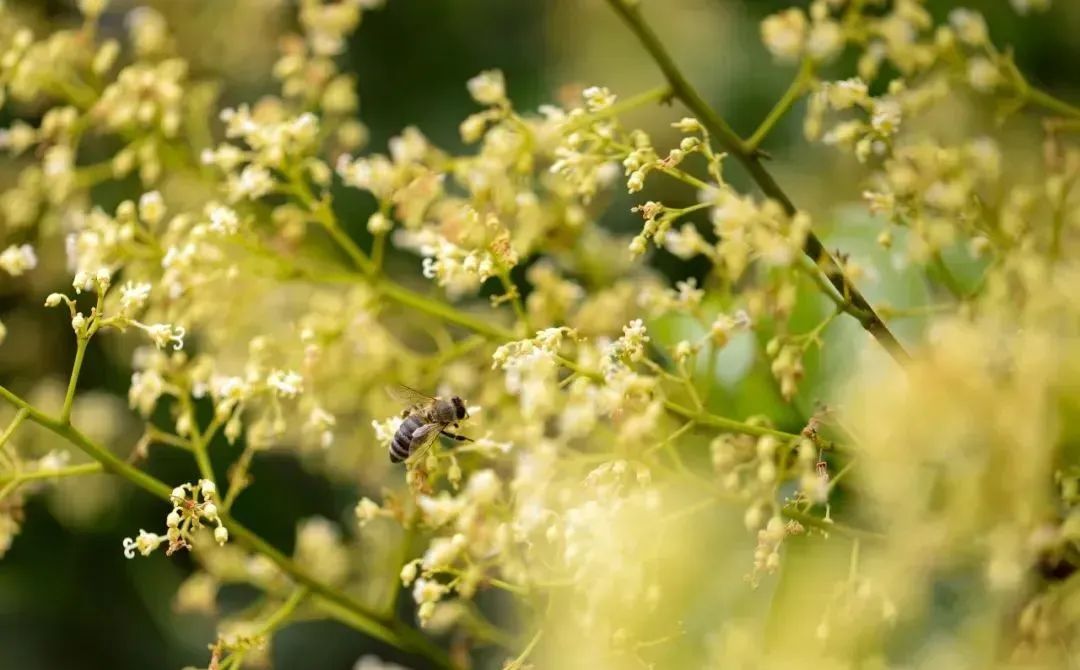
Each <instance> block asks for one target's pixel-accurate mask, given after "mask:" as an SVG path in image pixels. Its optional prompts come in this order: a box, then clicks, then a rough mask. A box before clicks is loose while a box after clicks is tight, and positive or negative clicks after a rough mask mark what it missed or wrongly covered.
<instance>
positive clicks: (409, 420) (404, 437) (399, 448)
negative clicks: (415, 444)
mask: <svg viewBox="0 0 1080 670" xmlns="http://www.w3.org/2000/svg"><path fill="white" fill-rule="evenodd" d="M422 425H423V422H422V421H420V419H419V418H417V417H416V415H415V414H411V415H409V416H408V417H406V418H405V420H404V421H402V422H401V425H400V426H398V429H397V432H396V433H394V439H392V440H390V462H391V463H400V462H402V461H404V460H405V459H406V458H408V457H409V452H410V451H411V447H412V434H413V433H414V432H416V429H417V428H419V427H420V426H422Z"/></svg>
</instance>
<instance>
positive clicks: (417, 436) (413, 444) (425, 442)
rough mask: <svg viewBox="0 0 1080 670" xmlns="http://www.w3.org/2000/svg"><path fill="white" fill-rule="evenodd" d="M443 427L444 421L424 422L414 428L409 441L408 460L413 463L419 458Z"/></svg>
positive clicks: (444, 425)
mask: <svg viewBox="0 0 1080 670" xmlns="http://www.w3.org/2000/svg"><path fill="white" fill-rule="evenodd" d="M445 427H446V424H444V423H425V424H424V425H422V426H420V427H419V428H417V429H416V430H414V431H413V434H412V439H411V441H410V442H409V460H410V461H412V462H414V463H415V462H416V461H418V460H420V457H421V456H423V455H424V453H425V452H427V450H428V448H429V447H430V446H431V445H432V444H434V443H435V439H436V438H437V437H439V433H441V432H442V429H443V428H445Z"/></svg>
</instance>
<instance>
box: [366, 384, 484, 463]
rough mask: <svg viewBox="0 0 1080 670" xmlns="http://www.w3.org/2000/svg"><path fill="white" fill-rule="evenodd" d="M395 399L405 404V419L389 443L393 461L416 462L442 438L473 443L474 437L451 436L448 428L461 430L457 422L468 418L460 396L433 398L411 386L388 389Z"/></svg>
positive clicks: (403, 415)
mask: <svg viewBox="0 0 1080 670" xmlns="http://www.w3.org/2000/svg"><path fill="white" fill-rule="evenodd" d="M386 391H387V393H389V394H390V397H392V398H393V399H395V400H398V401H400V402H403V403H406V404H407V405H408V408H406V409H405V410H404V411H403V412H402V413H401V416H402V417H404V418H405V420H404V421H402V422H401V425H400V426H398V429H397V433H395V434H394V439H392V440H390V462H391V463H400V462H402V461H404V460H406V459H412V460H416V459H417V458H418V457H419V456H420V455H422V454H423V453H424V452H425V451H427V449H428V447H430V446H431V445H432V444H433V443H434V442H435V439H436V438H437V437H438V436H439V435H445V436H447V437H450V438H453V439H455V440H457V441H459V442H472V441H473V440H472V438H468V437H465V436H464V435H457V434H455V433H451V432H449V431H447V430H446V429H447V428H448V427H450V426H453V427H454V428H457V427H458V422H459V421H462V420H464V419H468V418H469V413H468V412H467V411H466V410H465V402H464V401H463V400H462V399H461V398H459V397H458V396H454V397H452V398H450V399H449V400H446V399H444V398H433V397H431V396H429V395H426V394H424V393H420V392H419V391H417V390H415V389H411V388H409V387H408V386H402V385H395V386H388V387H386Z"/></svg>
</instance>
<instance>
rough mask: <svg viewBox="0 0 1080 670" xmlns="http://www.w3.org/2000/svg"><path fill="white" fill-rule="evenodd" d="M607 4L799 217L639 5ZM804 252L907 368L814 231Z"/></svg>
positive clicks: (676, 91)
mask: <svg viewBox="0 0 1080 670" xmlns="http://www.w3.org/2000/svg"><path fill="white" fill-rule="evenodd" d="M607 3H608V4H609V5H611V8H612V10H614V11H615V13H616V14H618V15H619V16H620V17H621V18H622V19H623V21H625V22H626V24H627V26H629V28H630V30H631V31H632V32H633V33H634V35H636V36H637V38H638V40H640V41H641V43H642V45H643V46H644V47H645V50H646V51H648V52H649V55H651V56H652V58H653V60H654V61H655V62H656V65H657V66H658V67H659V68H660V70H661V72H663V73H664V77H665V78H666V79H667V81H668V83H669V84H670V85H671V91H672V95H673V96H674V97H675V98H678V99H679V100H681V101H682V103H683V104H684V105H686V106H687V108H689V109H690V111H691V112H693V113H694V115H695V116H697V118H698V120H699V121H701V123H702V125H704V126H705V128H706V129H707V130H708V131H709V132H710V133H711V134H712V135H713V136H714V137H715V138H716V139H717V141H718V142H719V143H720V144H721V146H723V148H724V149H725V150H726V151H727V152H728V153H729V154H731V155H732V156H734V157H735V158H736V160H738V161H739V162H740V163H741V164H742V165H743V167H744V168H745V169H746V171H747V172H749V173H750V176H751V177H752V178H753V180H754V181H755V182H757V185H758V188H760V189H761V191H762V193H764V194H765V195H766V196H768V197H770V198H772V199H773V200H775V201H776V202H778V203H780V205H781V206H782V207H783V208H784V210H785V211H786V212H787V213H788V215H789V216H790V215H794V214H795V212H796V209H795V205H794V203H792V202H791V198H789V197H788V196H787V194H786V193H785V192H784V190H783V189H782V188H780V185H779V184H777V183H776V180H775V179H773V177H772V175H771V174H769V172H768V171H767V170H766V169H765V167H764V166H763V165H762V164H761V157H760V155H759V153H758V152H757V150H756V149H754V148H752V147H751V146H750V145H748V144H747V143H746V142H744V141H743V140H742V139H741V138H740V137H739V135H738V134H736V133H735V131H734V130H732V128H731V126H729V125H728V123H727V122H726V121H724V119H723V118H721V117H720V115H719V114H717V113H716V111H715V110H713V108H712V107H710V106H709V104H708V103H707V102H705V99H704V98H702V97H701V94H700V93H699V92H698V91H697V89H696V88H694V86H693V84H691V83H690V82H689V81H688V80H687V79H686V76H685V75H683V73H682V71H681V70H679V68H678V66H677V65H675V61H674V60H672V58H671V54H669V53H668V51H667V49H666V48H665V47H664V45H663V43H661V42H660V38H659V37H657V35H656V33H655V32H654V31H653V29H652V28H651V27H650V26H649V25H648V24H647V23H646V22H645V20H644V19H643V18H642V16H641V12H640V10H639V9H638V7H637V4H638V3H637V2H633V1H632V0H607ZM803 252H804V253H805V254H806V255H807V256H809V257H810V259H811V260H812V261H814V263H815V264H816V265H817V267H818V269H819V270H820V271H821V272H822V273H823V274H824V275H825V277H826V278H827V279H828V280H829V283H830V284H832V285H833V287H835V288H836V290H837V291H838V292H839V293H840V295H842V296H845V297H846V298H847V300H846V301H845V305H846V307H845V309H844V311H845V312H847V313H848V314H850V315H851V316H853V317H855V318H856V319H857V320H858V321H859V323H861V324H862V326H863V328H865V329H866V330H867V332H869V333H870V334H871V335H873V336H874V338H875V339H876V340H877V341H878V342H879V343H881V345H882V346H883V347H885V350H886V351H888V352H889V354H890V355H892V357H893V358H894V359H895V360H896V361H897V362H898V363H901V364H902V363H906V362H907V361H908V360H909V359H910V357H909V355H908V353H907V352H906V351H904V348H903V346H902V345H901V344H900V342H899V340H897V339H896V336H895V335H893V334H892V332H891V331H890V330H889V328H888V326H886V325H885V322H884V321H882V320H881V317H880V316H878V314H877V312H875V311H874V308H873V307H871V306H870V303H869V302H868V301H867V300H866V298H865V297H863V295H862V293H860V292H859V289H857V288H856V287H855V285H854V284H852V283H851V281H850V280H849V279H848V278H847V277H845V276H844V272H843V270H841V268H840V264H839V263H837V262H836V259H835V258H833V256H832V254H830V253H829V251H828V250H827V249H826V248H825V245H824V244H822V243H821V240H820V239H819V238H818V237H817V235H816V234H814V232H813V231H810V232H809V233H808V234H807V237H806V242H805V244H804V245H803Z"/></svg>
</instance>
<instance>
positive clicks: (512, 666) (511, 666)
mask: <svg viewBox="0 0 1080 670" xmlns="http://www.w3.org/2000/svg"><path fill="white" fill-rule="evenodd" d="M543 636H544V631H543V630H538V631H536V635H533V637H532V639H531V640H529V644H527V645H526V646H525V649H523V650H522V651H521V653H520V654H519V655H518V657H517V658H515V659H514V660H512V661H509V662H508V663H506V664H505V665H504V666H503V667H504V668H506V669H507V670H518V669H519V668H522V667H523V666H524V664H525V661H526V660H528V658H529V656H531V655H532V653H533V651H534V650H535V649H536V645H538V644H540V638H541V637H543Z"/></svg>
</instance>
